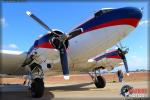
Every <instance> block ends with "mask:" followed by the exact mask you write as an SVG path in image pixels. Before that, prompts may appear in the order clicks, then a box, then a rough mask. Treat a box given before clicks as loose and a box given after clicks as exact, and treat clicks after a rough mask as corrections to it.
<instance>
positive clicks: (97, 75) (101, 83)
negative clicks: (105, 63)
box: [89, 67, 106, 88]
mask: <svg viewBox="0 0 150 100" xmlns="http://www.w3.org/2000/svg"><path fill="white" fill-rule="evenodd" d="M101 69H104V68H103V67H97V68H94V69H93V70H92V72H89V75H90V76H91V78H92V80H93V82H94V84H95V86H96V87H97V88H104V87H105V86H106V80H105V78H104V77H103V76H102V75H101V71H100V70H101Z"/></svg>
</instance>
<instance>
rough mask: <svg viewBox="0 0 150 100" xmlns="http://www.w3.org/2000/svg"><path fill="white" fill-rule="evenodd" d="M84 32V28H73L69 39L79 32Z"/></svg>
mask: <svg viewBox="0 0 150 100" xmlns="http://www.w3.org/2000/svg"><path fill="white" fill-rule="evenodd" d="M82 32H83V29H82V28H79V29H75V30H73V31H72V32H70V33H69V36H68V40H69V39H72V38H73V37H75V36H77V35H79V34H81V33H82Z"/></svg>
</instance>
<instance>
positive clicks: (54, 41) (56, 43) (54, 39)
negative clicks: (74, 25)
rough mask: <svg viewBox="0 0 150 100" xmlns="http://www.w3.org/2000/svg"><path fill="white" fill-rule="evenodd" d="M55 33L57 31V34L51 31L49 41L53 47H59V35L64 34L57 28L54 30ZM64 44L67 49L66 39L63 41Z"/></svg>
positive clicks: (60, 44) (60, 45)
mask: <svg viewBox="0 0 150 100" xmlns="http://www.w3.org/2000/svg"><path fill="white" fill-rule="evenodd" d="M54 32H55V33H57V34H58V35H56V34H54V33H51V37H50V40H49V41H50V42H51V44H52V45H53V47H54V48H56V49H61V47H62V43H61V42H62V41H63V40H61V38H60V37H62V36H63V35H65V34H64V33H63V32H61V31H59V30H54ZM64 45H65V48H66V49H67V48H68V46H69V42H68V40H65V41H64Z"/></svg>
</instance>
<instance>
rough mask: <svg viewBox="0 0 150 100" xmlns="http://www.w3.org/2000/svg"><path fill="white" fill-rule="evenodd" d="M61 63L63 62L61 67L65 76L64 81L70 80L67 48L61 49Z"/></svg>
mask: <svg viewBox="0 0 150 100" xmlns="http://www.w3.org/2000/svg"><path fill="white" fill-rule="evenodd" d="M60 61H61V67H62V71H63V75H64V79H65V80H68V79H69V68H68V58H67V52H66V49H65V46H63V47H62V48H61V49H60Z"/></svg>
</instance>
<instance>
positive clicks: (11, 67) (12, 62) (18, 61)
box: [0, 50, 27, 75]
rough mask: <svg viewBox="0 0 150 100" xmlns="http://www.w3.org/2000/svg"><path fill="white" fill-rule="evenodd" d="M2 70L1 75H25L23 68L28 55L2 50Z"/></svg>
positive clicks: (0, 52)
mask: <svg viewBox="0 0 150 100" xmlns="http://www.w3.org/2000/svg"><path fill="white" fill-rule="evenodd" d="M0 54H1V70H0V74H11V75H16V74H17V75H18V74H23V73H25V69H24V68H22V67H21V65H22V63H23V62H24V60H25V59H26V56H27V53H23V52H20V51H10V50H1V51H0Z"/></svg>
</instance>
